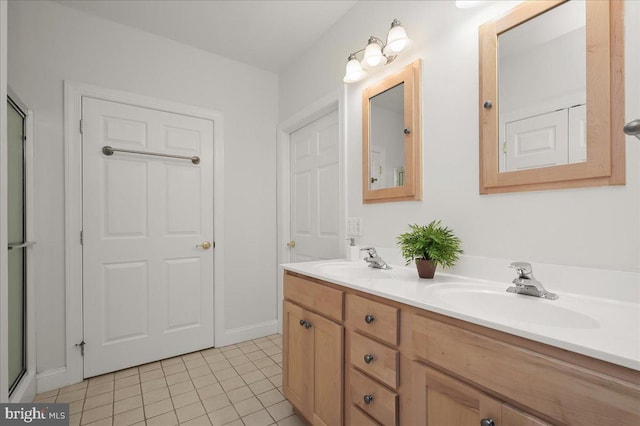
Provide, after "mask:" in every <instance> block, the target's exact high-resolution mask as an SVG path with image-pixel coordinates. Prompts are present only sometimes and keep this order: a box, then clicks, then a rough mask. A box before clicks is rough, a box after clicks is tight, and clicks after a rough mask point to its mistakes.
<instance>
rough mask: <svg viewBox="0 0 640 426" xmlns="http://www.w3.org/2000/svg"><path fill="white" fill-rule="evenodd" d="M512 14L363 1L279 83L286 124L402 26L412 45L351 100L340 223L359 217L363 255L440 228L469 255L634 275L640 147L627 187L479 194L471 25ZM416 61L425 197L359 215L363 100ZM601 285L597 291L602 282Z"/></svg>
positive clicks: (635, 69) (638, 9) (638, 97)
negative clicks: (397, 23)
mask: <svg viewBox="0 0 640 426" xmlns="http://www.w3.org/2000/svg"><path fill="white" fill-rule="evenodd" d="M511 6H513V3H511V4H508V3H506V2H498V3H493V4H491V5H489V6H483V7H480V8H478V9H466V10H462V9H456V8H455V6H454V4H453V2H452V1H429V2H403V1H373V2H367V1H361V2H358V4H357V5H356V6H355V7H354V8H353V9H351V10H350V11H349V12H348V13H347V14H346V15H345V16H344V18H343V19H342V20H341V21H339V22H338V23H337V24H336V25H334V27H333V28H332V29H331V31H330V32H329V33H327V34H326V35H325V36H324V37H323V38H321V39H320V40H319V41H318V42H317V44H316V45H315V46H313V47H312V48H310V49H308V50H307V51H308V52H309V53H307V54H306V55H304V56H302V57H301V58H300V59H299V60H298V61H297V62H296V63H294V64H293V65H292V66H290V67H289V68H288V69H287V70H285V71H284V72H282V73H281V75H280V116H281V117H282V118H283V119H286V118H288V117H289V116H291V115H292V114H294V113H295V111H297V110H300V109H302V108H303V107H304V106H305V105H308V104H311V103H312V102H313V101H314V100H315V99H318V98H320V97H321V96H323V95H326V94H327V93H331V92H333V91H334V90H335V89H336V87H339V86H340V85H341V80H342V76H343V75H344V66H345V64H346V58H347V55H348V54H349V53H350V52H351V51H355V50H358V49H360V48H362V47H364V45H365V44H366V40H367V38H368V36H369V35H371V34H373V35H376V36H378V37H384V36H385V35H386V31H387V30H388V26H389V23H390V22H391V20H392V19H393V18H398V19H400V20H401V21H402V23H403V25H404V26H405V28H406V30H407V32H408V34H409V37H411V38H412V39H413V40H414V45H413V47H412V50H411V51H409V52H407V53H403V54H402V55H401V56H400V57H399V58H398V59H396V62H394V63H393V64H391V65H389V66H387V67H386V68H385V70H384V71H382V72H381V73H379V74H376V75H370V76H369V77H368V78H367V79H365V80H364V81H362V82H360V83H356V84H353V85H349V86H348V87H347V93H346V111H347V112H346V117H345V118H346V123H345V125H346V164H348V166H347V173H346V176H347V216H361V217H362V218H363V230H364V233H363V237H362V238H359V239H358V241H357V242H358V244H367V245H368V244H372V245H375V246H381V247H394V246H395V241H396V240H395V238H396V236H397V235H398V234H400V233H401V232H403V231H404V230H405V229H406V226H407V224H409V223H414V222H415V223H421V224H426V223H429V222H430V221H431V220H432V219H434V218H439V219H442V220H443V221H444V223H445V224H447V225H449V226H451V227H452V228H454V229H455V231H456V233H457V234H458V235H459V236H460V237H461V239H462V241H463V248H464V250H465V252H466V254H467V255H472V256H484V257H491V258H499V259H511V260H526V261H531V262H534V263H535V262H541V263H550V264H561V265H574V266H590V267H594V268H605V269H616V270H625V271H635V272H637V271H640V221H639V219H638V218H639V217H640V185H639V183H640V182H639V181H640V176H639V175H640V166H639V157H640V149H639V148H640V144H638V141H637V140H636V139H634V138H631V137H628V138H627V157H626V158H627V185H626V186H617V187H602V188H586V189H575V190H559V191H542V192H526V193H515V194H500V195H483V196H481V195H479V194H478V107H479V100H478V25H479V24H482V23H483V22H485V21H487V20H489V19H493V18H494V17H495V16H498V15H499V14H501V13H502V12H504V11H506V10H507V9H509V8H510V7H511ZM625 8H626V21H627V22H626V24H627V25H626V31H625V37H626V61H625V62H626V119H627V121H628V120H630V119H633V118H638V117H640V66H639V65H640V64H639V61H638V53H637V52H638V51H640V40H639V39H640V33H638V31H637V28H638V27H640V4H638V3H637V2H634V1H627V2H625ZM417 58H422V59H423V61H424V64H423V65H424V66H423V76H422V83H423V94H422V95H423V152H424V158H423V166H424V175H423V186H424V199H423V201H419V202H401V203H387V204H371V205H366V206H365V205H363V204H362V201H361V200H362V190H361V182H360V179H361V165H360V158H361V137H362V131H361V125H360V123H361V93H362V90H363V89H364V88H365V87H367V86H368V85H371V84H373V83H375V82H376V81H378V80H379V79H380V78H382V77H383V76H384V75H385V74H389V73H392V72H395V71H397V70H399V69H400V68H401V67H402V66H404V65H407V64H409V63H410V62H412V61H413V60H415V59H417ZM603 284H604V283H603Z"/></svg>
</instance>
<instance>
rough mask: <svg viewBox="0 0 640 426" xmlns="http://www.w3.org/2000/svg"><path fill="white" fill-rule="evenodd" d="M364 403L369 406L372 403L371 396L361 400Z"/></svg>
mask: <svg viewBox="0 0 640 426" xmlns="http://www.w3.org/2000/svg"><path fill="white" fill-rule="evenodd" d="M362 399H363V400H364V403H365V404H367V405H369V404H371V402H373V395H365V396H364V397H363V398H362Z"/></svg>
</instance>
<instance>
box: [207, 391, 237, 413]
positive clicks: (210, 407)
mask: <svg viewBox="0 0 640 426" xmlns="http://www.w3.org/2000/svg"><path fill="white" fill-rule="evenodd" d="M202 405H204V409H205V411H206V412H207V413H211V412H213V411H216V410H219V409H221V408H224V407H227V406H229V405H231V401H229V398H228V397H227V395H226V394H225V393H221V394H219V395H216V396H212V397H210V398H206V399H203V400H202Z"/></svg>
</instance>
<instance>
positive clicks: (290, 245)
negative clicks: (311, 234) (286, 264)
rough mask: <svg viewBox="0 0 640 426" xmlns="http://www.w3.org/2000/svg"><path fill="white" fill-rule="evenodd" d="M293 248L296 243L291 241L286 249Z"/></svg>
mask: <svg viewBox="0 0 640 426" xmlns="http://www.w3.org/2000/svg"><path fill="white" fill-rule="evenodd" d="M295 246H296V242H295V241H293V240H291V241H289V242H288V243H287V247H289V248H294V247H295Z"/></svg>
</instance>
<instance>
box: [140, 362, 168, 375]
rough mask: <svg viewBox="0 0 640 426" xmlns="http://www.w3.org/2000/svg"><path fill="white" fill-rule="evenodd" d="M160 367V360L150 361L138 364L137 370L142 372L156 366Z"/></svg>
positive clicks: (154, 368)
mask: <svg viewBox="0 0 640 426" xmlns="http://www.w3.org/2000/svg"><path fill="white" fill-rule="evenodd" d="M161 367H162V364H160V361H156V362H150V363H149V364H143V365H140V366H138V371H140V374H142V373H146V372H148V371H152V370H157V369H158V368H161Z"/></svg>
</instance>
